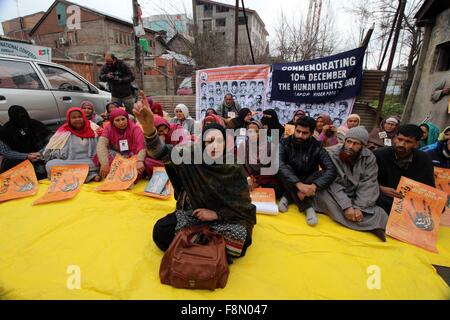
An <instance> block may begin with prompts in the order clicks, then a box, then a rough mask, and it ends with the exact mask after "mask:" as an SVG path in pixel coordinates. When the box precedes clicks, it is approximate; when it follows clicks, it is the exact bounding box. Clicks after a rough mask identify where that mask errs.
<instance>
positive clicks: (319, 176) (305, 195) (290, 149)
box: [278, 117, 336, 226]
mask: <svg viewBox="0 0 450 320" xmlns="http://www.w3.org/2000/svg"><path fill="white" fill-rule="evenodd" d="M315 129H316V121H315V120H314V119H313V118H311V117H302V118H300V119H299V120H298V121H297V123H296V125H295V131H294V135H292V136H290V137H288V138H286V139H283V140H281V145H280V169H279V171H278V178H279V179H280V181H282V182H283V183H284V186H285V188H286V190H287V191H286V193H285V194H284V196H283V197H282V198H281V199H280V202H279V204H278V209H279V210H280V211H281V212H286V211H287V210H288V204H289V202H294V203H295V204H296V205H297V207H298V209H299V211H303V212H306V223H307V224H308V225H310V226H314V225H316V224H317V222H318V220H317V215H316V212H315V211H314V208H313V205H312V201H313V198H314V197H315V196H316V193H317V192H319V191H320V190H324V189H327V188H328V186H329V185H330V184H331V183H332V182H333V180H334V179H335V178H336V168H335V166H334V164H333V162H332V161H331V159H330V156H329V155H328V153H327V151H326V150H325V148H324V147H323V146H322V143H321V142H319V141H317V140H316V139H315V138H314V137H313V132H314V130H315ZM320 169H321V170H320Z"/></svg>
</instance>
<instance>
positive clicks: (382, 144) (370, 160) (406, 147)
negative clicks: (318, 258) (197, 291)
mask: <svg viewBox="0 0 450 320" xmlns="http://www.w3.org/2000/svg"><path fill="white" fill-rule="evenodd" d="M133 114H134V116H133V115H131V114H129V113H128V112H127V111H126V108H125V107H124V106H123V105H122V104H121V103H118V102H113V103H109V104H108V105H107V106H106V107H105V112H104V113H103V114H96V112H95V108H94V105H93V104H92V103H91V102H90V101H83V102H82V103H81V105H80V107H72V108H70V109H69V110H68V111H67V113H66V122H65V123H64V124H63V125H62V126H61V127H59V128H58V129H57V130H56V132H55V133H54V134H53V135H52V134H51V132H50V131H49V129H47V127H46V126H45V125H43V124H42V123H40V122H39V121H36V120H34V119H31V118H30V116H29V114H28V112H27V111H26V108H24V107H22V106H11V107H10V108H9V110H8V115H9V121H8V122H7V123H6V124H5V125H4V126H3V127H2V128H0V156H1V159H2V161H1V170H0V172H4V171H6V170H8V169H11V168H13V167H14V166H16V165H17V164H19V163H20V162H22V161H24V160H26V159H28V160H30V161H31V163H32V164H33V166H34V168H35V171H36V175H37V177H38V179H43V178H46V177H48V176H49V174H50V170H51V168H52V167H53V166H56V165H66V164H81V163H85V164H88V165H89V174H88V176H87V178H86V182H89V181H96V182H98V181H100V180H102V179H104V178H105V177H106V176H107V175H108V173H109V171H110V166H111V163H112V161H113V159H114V157H115V155H116V154H120V155H122V156H125V157H129V156H133V155H135V156H137V159H138V160H137V170H138V173H139V178H149V177H151V175H152V172H153V168H154V167H158V166H164V167H165V168H166V172H167V174H168V176H169V178H170V181H171V182H172V185H173V187H174V191H175V198H176V200H177V203H176V208H175V211H174V212H172V213H170V214H168V215H167V216H166V217H164V218H162V219H160V220H159V221H158V222H157V223H156V224H155V226H154V230H153V239H154V241H155V243H156V244H157V245H158V247H159V248H161V249H162V250H166V249H167V248H168V247H169V245H170V243H171V242H172V240H173V238H174V236H175V234H176V232H178V231H179V230H180V229H182V228H185V227H188V226H191V225H197V224H208V225H209V227H210V228H211V229H212V230H214V231H215V232H218V233H220V234H222V235H223V236H224V239H225V241H226V250H227V253H228V256H229V257H230V261H231V259H232V257H240V256H243V255H244V254H245V252H246V250H247V248H248V247H249V246H250V244H251V242H252V237H251V236H252V229H253V226H254V224H255V223H256V209H255V206H254V205H252V203H251V199H250V191H252V190H253V189H254V188H257V187H265V188H273V189H274V190H275V193H276V197H277V199H278V200H279V201H278V208H279V211H280V212H286V211H287V210H288V205H289V204H290V203H293V204H295V205H296V206H297V207H298V210H299V211H300V212H304V213H305V214H306V223H307V224H308V225H310V226H314V225H316V224H317V223H318V222H319V219H318V215H317V212H320V213H323V214H326V215H328V216H329V217H330V218H331V219H333V220H335V221H336V222H338V223H340V224H342V225H343V226H345V227H348V228H351V229H353V230H358V231H368V232H372V233H373V234H375V235H376V236H377V237H378V238H380V239H381V240H382V241H385V229H386V224H387V220H388V215H389V213H390V211H391V207H392V203H393V200H394V198H396V197H401V196H402V195H401V194H399V193H398V192H397V191H396V188H397V186H398V183H399V181H400V178H401V177H402V176H405V177H408V178H411V179H414V180H416V181H418V182H421V183H424V184H427V185H430V186H434V170H433V166H437V167H443V168H450V126H449V127H447V128H445V129H444V130H443V131H442V132H440V131H439V129H438V128H437V127H436V126H435V125H434V124H433V123H431V122H425V123H421V124H419V125H415V124H401V123H400V119H399V118H398V117H396V116H391V117H387V118H386V119H385V120H383V121H382V122H381V124H380V127H377V128H374V129H373V130H372V131H371V132H370V133H369V132H368V131H367V130H366V128H364V127H363V126H361V118H360V116H359V115H357V114H351V115H350V116H348V118H347V119H346V121H345V123H344V124H343V125H342V126H341V127H339V128H337V127H335V126H334V125H333V123H332V122H331V117H330V116H329V115H327V114H321V115H319V116H317V118H316V119H314V118H311V117H309V116H306V115H305V112H304V111H303V110H297V111H296V112H295V113H294V115H293V118H292V120H291V121H290V122H288V124H289V125H293V126H294V127H295V129H294V132H293V134H292V135H290V136H289V135H287V134H286V133H285V128H284V126H283V125H282V124H281V123H280V121H279V118H278V115H277V112H276V111H275V110H273V109H267V110H264V111H263V112H262V113H261V114H256V113H255V112H252V111H251V110H250V109H248V108H241V107H240V106H239V104H238V103H235V102H234V101H233V97H232V96H231V95H229V94H228V95H226V96H225V99H224V102H223V104H222V105H221V106H220V107H219V108H218V109H213V108H210V109H208V110H206V113H205V115H204V118H203V119H202V121H200V122H199V123H198V124H197V123H196V121H195V120H194V119H192V118H191V117H190V115H189V110H188V108H187V106H185V105H183V104H179V105H177V106H176V107H175V110H174V115H175V117H174V118H170V117H169V115H168V113H167V112H165V111H164V110H163V106H162V105H161V104H159V103H157V102H155V101H153V99H152V98H151V97H145V96H144V95H143V93H142V92H141V99H140V100H139V101H138V102H137V103H136V104H135V106H134V110H133ZM259 117H261V120H257V118H259ZM197 128H200V129H198V130H197ZM226 129H234V130H237V131H239V132H241V133H242V132H244V133H245V137H244V142H248V143H240V144H239V143H237V138H236V137H235V141H233V140H231V141H230V139H229V138H228V136H227V135H226ZM264 129H265V130H264ZM197 131H198V132H197ZM260 132H265V133H266V134H259V133H260ZM286 132H287V131H286ZM200 134H201V137H203V139H199V135H200ZM240 135H242V134H240ZM241 141H242V140H241ZM197 142H200V143H197ZM235 142H236V143H235ZM274 143H275V144H277V145H278V144H279V151H278V149H273V148H272V146H273V144H274ZM252 144H254V145H255V146H257V147H256V148H257V149H256V150H257V152H252V150H251V148H250V147H249V146H250V145H252ZM196 148H199V150H200V151H201V152H202V154H203V155H204V157H205V156H206V157H207V158H209V160H211V161H209V162H208V161H205V162H206V163H202V164H199V165H191V164H184V163H182V164H176V162H175V161H173V159H172V157H173V154H174V152H173V151H177V152H182V153H184V154H188V153H193V152H194V151H195V149H196ZM274 150H277V151H276V152H278V154H276V156H275V157H273V156H274V154H273V152H274ZM253 151H254V150H253ZM230 152H231V153H233V154H234V155H239V154H244V155H245V157H244V159H243V162H241V163H239V162H235V163H229V162H228V161H224V160H225V158H226V156H227V154H228V153H230ZM261 155H264V156H265V158H270V159H271V161H274V160H272V159H276V161H277V170H275V172H271V173H267V172H268V170H266V169H269V168H270V167H271V165H272V164H273V163H270V162H268V161H265V160H267V159H263V158H264V157H262V156H261ZM238 158H239V157H238ZM241 160H242V159H241ZM225 162H226V164H225ZM210 163H211V164H210Z"/></svg>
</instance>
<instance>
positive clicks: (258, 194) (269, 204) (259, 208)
mask: <svg viewBox="0 0 450 320" xmlns="http://www.w3.org/2000/svg"><path fill="white" fill-rule="evenodd" d="M250 198H251V199H252V204H253V205H255V207H256V212H257V213H263V214H270V215H277V214H278V213H279V212H278V205H277V202H276V197H275V190H274V189H272V188H255V189H254V190H253V191H252V192H250Z"/></svg>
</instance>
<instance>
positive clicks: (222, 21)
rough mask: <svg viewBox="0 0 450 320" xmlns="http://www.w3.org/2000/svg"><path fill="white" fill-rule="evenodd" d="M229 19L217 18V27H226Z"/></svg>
mask: <svg viewBox="0 0 450 320" xmlns="http://www.w3.org/2000/svg"><path fill="white" fill-rule="evenodd" d="M226 24H227V20H226V19H225V18H221V19H216V27H225V26H226Z"/></svg>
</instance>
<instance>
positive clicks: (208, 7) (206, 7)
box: [203, 3, 213, 11]
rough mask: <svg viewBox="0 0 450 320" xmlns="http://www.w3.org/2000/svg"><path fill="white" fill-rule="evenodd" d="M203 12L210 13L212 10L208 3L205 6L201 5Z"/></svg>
mask: <svg viewBox="0 0 450 320" xmlns="http://www.w3.org/2000/svg"><path fill="white" fill-rule="evenodd" d="M203 10H204V11H212V10H213V5H212V4H210V3H205V4H204V5H203Z"/></svg>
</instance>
